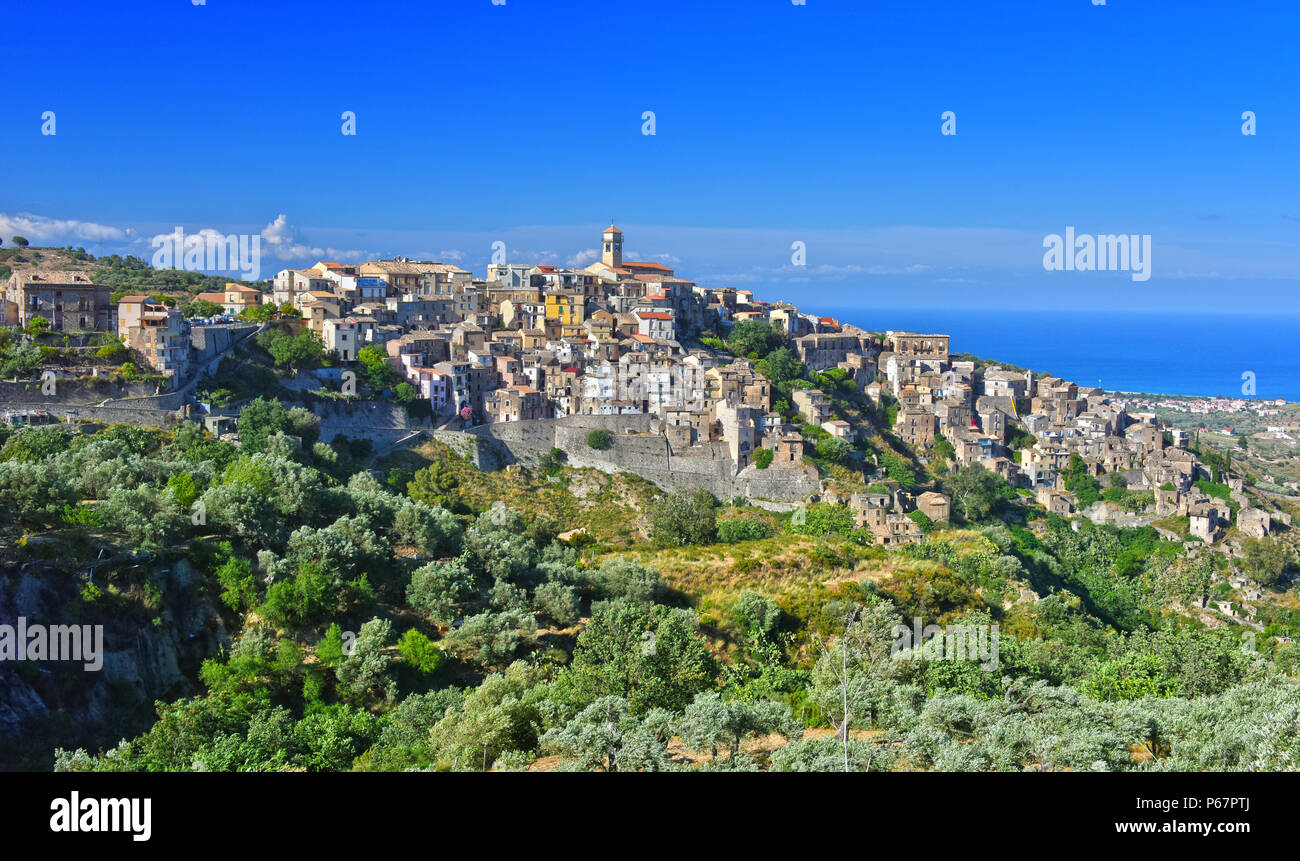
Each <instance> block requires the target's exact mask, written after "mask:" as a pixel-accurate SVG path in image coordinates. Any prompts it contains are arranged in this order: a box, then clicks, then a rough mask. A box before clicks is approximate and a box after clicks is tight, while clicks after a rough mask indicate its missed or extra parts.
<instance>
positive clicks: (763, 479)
mask: <svg viewBox="0 0 1300 861" xmlns="http://www.w3.org/2000/svg"><path fill="white" fill-rule="evenodd" d="M597 429H603V430H608V431H610V432H611V434H613V437H612V440H611V442H610V445H609V447H608V448H605V449H593V448H592V447H591V446H589V445H587V435H588V434H589V433H590V432H591V431H593V430H597ZM431 436H432V437H433V438H434V439H437V440H439V441H441V442H444V443H446V444H447V445H449V446H451V447H452V448H453V449H455V450H457V451H464V452H467V453H468V454H469V455H470V457H471V459H472V460H473V461H474V463H475V464H477V465H478V466H479V468H480V469H484V470H496V469H501V468H503V467H505V466H508V465H510V464H513V463H524V464H528V465H534V464H536V463H537V460H538V459H539V458H540V457H541V456H542V455H544V454H546V453H547V452H549V451H550V450H551V449H552V448H558V449H561V450H563V451H564V452H565V454H566V455H567V456H568V463H569V465H570V466H574V467H580V468H582V467H586V468H592V469H599V470H601V471H602V472H611V473H612V472H631V473H635V474H636V475H639V476H641V477H643V478H645V479H647V480H649V481H652V482H654V483H655V484H656V485H658V486H659V487H662V488H665V489H667V488H674V487H688V488H701V489H704V490H707V491H709V492H710V493H712V494H713V495H714V496H716V497H718V498H719V499H730V498H731V497H733V496H745V497H750V498H754V499H763V500H769V501H772V502H777V503H791V502H797V501H799V500H801V499H805V498H807V497H808V496H810V495H812V494H814V493H817V492H818V491H819V490H820V482H819V481H818V479H817V476H816V471H815V470H811V469H808V470H797V469H784V470H774V469H768V470H758V469H755V468H754V467H749V468H747V469H745V470H744V471H743V472H741V473H740V474H739V475H736V472H735V464H734V463H733V462H732V460H731V458H730V456H729V455H728V454H727V450H726V446H725V445H723V444H722V443H707V444H703V445H698V446H694V447H692V448H691V449H689V450H688V452H686V453H681V454H674V453H673V452H672V449H671V447H670V446H669V444H668V439H667V437H665V436H664V435H663V433H661V432H658V430H657V420H656V419H655V418H654V417H653V416H649V415H624V416H565V417H564V418H559V419H541V420H538V421H524V422H498V423H494V424H489V425H480V426H478V427H475V428H471V429H469V430H467V431H447V430H439V431H435V432H433V433H431Z"/></svg>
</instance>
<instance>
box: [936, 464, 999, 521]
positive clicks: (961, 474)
mask: <svg viewBox="0 0 1300 861" xmlns="http://www.w3.org/2000/svg"><path fill="white" fill-rule="evenodd" d="M1005 487H1006V482H1004V481H1003V480H1002V479H1001V478H999V477H998V475H997V473H994V472H990V471H988V470H987V469H985V468H984V466H983V465H982V464H978V463H972V464H969V465H967V466H962V467H958V468H957V469H954V470H953V471H952V472H951V473H949V474H948V477H947V478H946V479H945V480H944V488H945V489H946V490H947V491H948V492H949V493H951V494H952V500H953V502H954V503H956V505H957V508H958V509H959V510H960V511H961V515H962V517H963V518H965V519H966V520H967V521H969V522H975V521H978V520H982V519H984V518H985V517H988V516H989V515H990V514H992V513H993V511H994V509H995V508H996V507H997V506H998V505H999V504H1000V503H1001V501H1002V500H1003V499H1004V498H1005V494H1004V490H1003V489H1004V488H1005Z"/></svg>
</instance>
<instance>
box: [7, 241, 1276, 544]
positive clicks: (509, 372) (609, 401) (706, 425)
mask: <svg viewBox="0 0 1300 861" xmlns="http://www.w3.org/2000/svg"><path fill="white" fill-rule="evenodd" d="M623 246H624V234H623V232H622V231H621V230H620V229H619V228H618V227H616V226H614V225H612V224H611V225H610V226H609V227H608V228H606V229H605V230H604V231H603V233H602V235H601V249H602V254H601V259H600V260H599V261H596V262H593V263H592V264H590V265H588V266H586V267H584V268H580V269H577V268H561V267H557V266H550V265H536V266H534V265H528V264H509V263H494V264H491V265H489V267H488V271H487V277H486V279H484V280H480V279H476V278H475V277H474V276H473V274H472V273H470V272H468V271H466V270H464V269H461V268H460V267H458V266H455V265H452V264H448V263H436V262H422V261H414V260H410V259H407V258H395V259H391V260H371V261H367V262H362V263H339V262H335V261H321V262H318V263H316V264H315V265H314V266H312V267H309V268H306V269H284V270H282V271H280V272H278V273H277V274H276V275H275V277H274V280H273V281H272V282H270V284H269V285H268V284H265V283H263V284H262V286H261V288H259V286H250V285H247V284H240V283H228V284H226V286H225V289H224V290H221V291H219V292H218V291H201V292H198V293H197V294H195V295H193V296H192V298H191V299H190V301H188V302H181V301H174V302H170V303H169V302H168V301H167V300H166V299H165V298H162V297H157V296H154V297H151V296H148V295H136V294H128V295H120V294H119V295H116V296H112V299H113V300H114V301H110V296H111V291H110V288H109V287H107V286H105V285H102V284H97V283H94V279H93V273H92V272H89V271H57V270H56V271H47V270H33V271H30V272H18V273H15V274H13V275H11V276H10V278H9V280H8V284H7V287H6V293H5V304H4V312H5V322H6V323H7V324H9V325H12V326H20V327H24V328H26V329H28V330H31V328H32V327H33V325H34V324H35V325H36V327H37V328H38V329H40V330H41V331H44V330H45V329H47V328H48V330H50V331H51V332H65V333H87V332H92V333H93V332H97V331H98V332H105V331H106V332H115V333H116V334H117V336H118V338H119V340H120V341H121V343H122V344H123V345H124V346H125V348H126V349H127V350H128V351H129V354H130V356H131V358H133V359H135V360H136V361H137V362H138V365H139V366H141V367H142V368H147V369H148V370H147V371H145V372H146V373H147V372H149V371H151V372H152V373H153V374H154V375H155V376H156V379H157V381H158V384H159V385H158V390H157V391H158V392H159V393H162V392H166V391H173V392H174V391H177V390H182V391H188V390H197V387H196V386H194V385H193V384H194V383H197V382H199V380H197V379H196V378H197V377H200V376H202V370H203V369H206V370H207V371H208V372H214V371H215V370H216V369H217V368H218V367H219V366H218V363H217V361H215V360H219V359H220V358H221V356H222V355H223V352H224V351H226V350H228V349H230V348H231V347H233V346H234V344H235V343H236V342H237V341H238V340H239V339H240V338H241V337H243V336H246V335H248V334H250V332H251V331H252V324H253V323H257V325H258V327H259V329H258V331H261V329H265V328H266V327H267V326H270V325H275V326H279V327H284V328H287V329H288V331H290V332H294V331H298V330H299V327H300V328H301V330H305V332H308V333H310V336H309V337H312V336H314V337H315V338H316V339H318V340H319V344H320V352H321V354H322V355H323V360H322V364H328V365H330V366H331V367H327V368H318V369H315V370H314V371H312V372H311V375H310V381H309V382H308V384H307V388H309V389H310V388H312V387H315V388H317V389H318V390H320V391H332V390H339V391H341V392H343V393H345V394H353V395H355V393H356V388H355V382H352V384H351V386H350V387H349V386H348V385H347V384H346V383H347V381H349V380H352V381H355V379H356V374H355V370H356V369H361V370H363V371H364V370H366V368H367V367H372V368H373V367H375V366H381V370H383V371H384V374H386V376H381V377H380V378H379V379H380V382H379V383H378V386H383V387H384V388H383V395H386V396H388V397H389V398H391V397H392V396H393V392H394V390H395V389H396V390H397V391H399V392H400V397H399V399H400V400H401V401H403V402H404V403H405V404H407V405H408V407H409V406H410V405H412V404H415V405H418V406H419V407H421V408H422V410H417V411H412V410H409V409H408V412H411V413H413V414H416V415H426V416H427V418H426V419H425V420H424V421H423V422H416V423H406V424H403V425H402V426H400V427H399V430H416V431H418V430H419V429H421V428H426V427H427V428H428V429H429V431H430V432H431V434H432V435H438V434H441V435H443V436H442V438H444V439H451V438H453V436H452V435H454V434H456V433H462V434H466V435H469V436H470V438H471V440H472V448H473V451H474V457H475V460H476V462H478V463H480V464H481V465H483V464H492V465H496V466H501V465H507V464H509V463H514V462H533V463H535V462H537V461H538V460H539V459H540V458H542V457H545V456H547V455H548V454H549V453H550V452H551V451H552V450H553V449H558V450H559V451H561V452H563V456H564V457H566V459H569V460H571V461H572V462H575V463H579V464H589V465H593V466H596V467H598V468H601V469H606V470H615V469H623V470H627V471H631V472H638V473H640V474H643V475H645V476H646V477H647V478H650V479H652V480H653V481H655V482H656V483H659V484H660V485H661V486H672V485H686V486H695V487H700V488H703V489H706V490H709V491H710V492H713V493H715V495H717V496H719V497H721V498H728V497H731V496H737V495H739V496H743V497H745V498H746V499H748V500H749V501H751V502H753V503H756V504H760V505H766V506H768V507H772V508H774V509H778V510H782V509H784V510H789V508H791V507H793V506H796V505H800V506H802V505H805V504H807V503H809V502H826V501H830V502H842V503H845V504H847V505H848V506H849V508H850V509H851V510H852V512H853V515H854V517H855V520H856V522H857V525H858V526H859V527H865V528H868V529H870V530H871V531H872V532H873V533H874V534H875V535H876V536H877V539H878V541H879V542H880V543H882V544H898V543H912V542H921V541H923V540H924V530H923V528H922V525H923V524H925V523H928V522H938V523H943V522H947V521H948V520H949V517H950V509H951V505H952V494H951V493H950V492H949V493H943V492H939V490H940V488H939V486H938V485H939V484H941V483H936V487H935V488H934V489H926V488H925V487H924V486H923V485H924V484H925V482H924V480H922V481H921V482H919V483H918V482H917V481H915V480H913V477H912V476H911V475H910V473H911V471H912V470H911V467H912V466H913V465H914V466H916V467H917V471H918V472H926V471H928V472H930V473H933V474H935V475H940V476H941V475H943V474H945V473H947V472H948V471H949V470H960V469H963V468H967V467H972V466H977V467H979V468H982V469H983V470H986V471H988V472H989V473H991V474H993V475H995V476H997V477H998V478H999V479H1001V480H1002V481H1005V482H1006V484H1007V485H1008V486H1009V487H1011V488H1014V489H1015V490H1016V491H1017V492H1018V493H1019V494H1020V495H1021V496H1022V497H1024V498H1026V501H1029V500H1032V502H1034V503H1036V504H1037V505H1038V506H1041V508H1042V509H1043V510H1044V511H1045V512H1046V513H1049V514H1054V515H1059V516H1063V517H1069V516H1071V515H1074V514H1086V515H1087V516H1088V517H1090V518H1091V519H1093V520H1096V521H1098V522H1107V521H1109V522H1116V523H1124V524H1127V525H1147V524H1156V525H1157V526H1158V528H1162V529H1164V531H1165V532H1166V534H1167V535H1169V537H1181V538H1188V539H1192V540H1196V541H1202V542H1206V543H1213V542H1215V541H1216V540H1218V539H1219V538H1221V537H1223V536H1224V535H1225V534H1226V533H1228V532H1229V531H1233V534H1234V535H1237V534H1239V535H1241V536H1249V537H1256V538H1258V537H1263V536H1264V535H1267V534H1268V533H1269V532H1270V531H1271V530H1272V529H1273V527H1274V524H1275V523H1279V524H1286V525H1289V522H1290V515H1289V514H1288V513H1287V512H1286V511H1284V510H1283V509H1282V508H1281V507H1279V506H1277V505H1273V504H1270V503H1269V502H1268V501H1267V500H1266V499H1265V498H1263V497H1260V496H1257V495H1255V494H1253V493H1252V494H1249V495H1248V493H1247V486H1246V482H1245V479H1244V477H1242V476H1240V475H1232V474H1230V473H1229V471H1228V470H1225V469H1224V468H1223V467H1224V466H1225V464H1224V463H1223V459H1222V458H1221V457H1220V456H1218V455H1217V454H1215V453H1213V452H1211V460H1212V461H1213V462H1211V463H1206V462H1205V460H1204V459H1203V458H1202V457H1198V455H1197V454H1196V453H1195V452H1194V451H1191V450H1189V443H1190V441H1191V439H1192V436H1191V434H1190V433H1189V432H1188V431H1186V430H1183V429H1179V428H1176V427H1174V426H1172V424H1167V423H1164V422H1162V421H1160V420H1158V419H1157V416H1156V413H1155V410H1154V407H1155V406H1164V407H1169V406H1171V405H1172V406H1173V407H1174V408H1175V409H1178V408H1189V407H1186V406H1184V405H1183V404H1182V402H1177V403H1172V404H1171V403H1170V402H1165V401H1136V402H1135V403H1136V405H1138V406H1139V407H1147V406H1150V407H1153V409H1151V410H1150V411H1146V412H1130V400H1131V399H1126V398H1125V397H1117V396H1115V395H1113V394H1108V393H1106V392H1104V391H1102V390H1101V389H1099V388H1091V387H1086V386H1079V385H1076V384H1075V383H1073V382H1070V381H1068V380H1062V379H1058V378H1055V377H1051V376H1036V375H1035V374H1034V373H1033V372H1032V371H1020V370H1010V369H1007V368H1003V367H999V366H997V365H990V364H987V363H985V362H983V361H979V362H977V361H972V360H964V361H963V360H957V359H954V358H953V357H952V356H951V355H950V352H949V338H948V336H947V335H943V334H934V333H928V334H926V333H915V332H902V331H884V332H868V331H865V330H863V329H860V328H857V327H855V326H853V325H849V324H842V323H841V322H839V321H837V320H834V319H831V318H829V317H824V316H819V315H817V314H816V313H810V312H808V311H801V310H800V309H799V308H798V307H797V306H795V305H794V304H792V303H790V302H785V301H764V300H760V299H757V298H755V296H754V295H753V294H752V292H751V291H748V290H738V289H733V288H729V287H707V286H701V285H699V284H696V283H694V282H692V281H689V280H686V279H684V278H680V277H678V276H677V275H676V273H675V272H674V271H673V270H672V269H671V268H669V267H667V266H665V265H663V264H660V263H653V262H646V261H635V260H629V259H626V258H625V257H624V254H623ZM183 308H184V309H185V310H182V309H183ZM186 311H188V317H187V314H186ZM204 314H206V316H203V315H204ZM41 320H44V321H45V322H44V323H41V322H40V321H41ZM241 323H243V324H244V325H243V326H241V325H240V324H241ZM777 345H779V346H777ZM101 352H102V350H101ZM350 369H351V370H352V371H353V373H351V374H348V373H347V372H348V371H349V370H350ZM91 370H92V373H93V374H96V375H97V374H99V373H100V371H101V369H99V368H92V369H91ZM63 373H65V374H66V373H67V371H63ZM137 373H139V371H137ZM56 376H57V375H56ZM372 379H374V378H373V377H372ZM384 380H386V382H384ZM390 384H391V385H390ZM208 388H209V390H211V388H212V387H211V386H209V387H208ZM198 391H199V396H195V395H194V394H189V395H188V397H187V398H186V401H187V402H186V403H180V402H178V401H176V400H175V399H172V400H171V401H168V402H167V404H170V405H173V406H174V408H175V414H174V415H172V414H171V413H168V412H160V413H159V414H158V418H156V419H149V418H145V419H142V421H144V422H145V423H155V424H170V423H173V422H175V421H182V420H185V419H186V418H191V419H196V420H200V421H202V422H203V423H204V424H205V426H206V427H207V428H208V429H209V430H211V431H213V432H215V433H217V434H218V435H222V434H224V435H225V437H226V438H228V439H231V440H237V439H238V435H237V433H235V432H234V431H235V428H236V426H237V421H238V409H237V407H238V404H235V405H234V407H235V408H233V409H223V408H221V407H220V406H217V405H214V404H212V403H210V402H208V401H205V400H204V399H203V397H202V391H201V390H198ZM381 397H382V396H381ZM9 400H11V401H22V402H21V403H11V404H10V405H9V410H8V412H7V414H6V419H7V421H8V422H9V423H10V424H20V423H24V422H41V421H51V420H53V419H54V418H55V417H57V415H58V413H59V409H58V407H57V406H54V405H52V404H51V405H50V406H51V407H52V408H50V409H46V408H44V407H43V406H40V405H39V402H40V401H41V400H42V398H39V397H37V398H32V397H28V398H12V397H11V398H10V399H9ZM44 400H46V401H48V400H49V398H48V397H46V398H44ZM134 400H135V399H133V398H131V397H129V396H128V397H126V398H123V399H120V400H111V401H110V400H105V401H103V402H102V403H101V404H100V408H101V409H104V410H111V409H112V408H113V407H115V406H116V407H124V406H129V405H130V404H131V403H132V402H133V401H134ZM1229 406H1233V407H1234V408H1244V406H1242V405H1241V404H1238V403H1237V402H1235V401H1234V402H1233V403H1232V404H1229ZM1265 406H1266V407H1272V409H1268V410H1266V411H1267V412H1270V413H1272V411H1273V410H1274V409H1277V406H1275V405H1273V404H1272V403H1271V402H1270V403H1269V404H1267V405H1265ZM1198 408H1201V409H1202V410H1203V409H1204V408H1203V407H1201V406H1200V404H1198V403H1193V404H1192V405H1191V407H1190V409H1193V410H1196V409H1198ZM74 412H76V414H77V415H80V416H82V417H87V416H89V417H93V416H94V410H93V409H89V410H87V409H85V408H83V409H81V410H80V411H74ZM69 415H71V413H69ZM512 425H513V427H512ZM1270 430H1274V429H1273V428H1270ZM592 433H595V434H596V436H592ZM400 436H402V437H403V438H404V439H406V440H409V439H411V438H416V437H418V438H425V436H427V435H426V434H420V433H404V434H400ZM588 438H591V439H600V440H602V442H601V444H600V445H594V444H587V443H588ZM900 457H901V458H907V459H909V460H910V459H912V458H915V460H914V461H913V462H912V463H910V464H907V465H905V466H904V467H902V468H901V469H900V468H899V462H900ZM833 464H843V465H845V466H848V467H856V468H857V470H858V473H857V476H858V477H859V480H856V481H855V480H852V479H850V480H844V478H845V477H844V476H843V475H839V476H836V475H833V474H832V475H828V469H827V467H828V466H830V465H833ZM891 466H892V467H893V468H892V469H891V468H890V467H891ZM837 478H838V479H840V480H837ZM900 478H902V480H901V481H900ZM1103 494H1104V497H1105V498H1104V499H1103ZM913 512H920V515H922V516H908V515H910V514H912V513H913Z"/></svg>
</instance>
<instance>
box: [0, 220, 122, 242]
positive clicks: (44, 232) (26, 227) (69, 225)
mask: <svg viewBox="0 0 1300 861" xmlns="http://www.w3.org/2000/svg"><path fill="white" fill-rule="evenodd" d="M132 233H133V231H131V230H130V229H129V228H128V229H125V230H124V229H122V228H120V227H113V226H112V225H108V224H96V223H94V222H93V221H77V220H75V219H61V218H46V217H45V216H43V215H33V214H31V213H30V212H20V213H18V214H16V215H9V214H7V213H0V235H3V236H4V237H6V238H7V237H10V236H22V237H25V238H26V239H28V240H31V241H33V242H36V243H43V242H44V243H52V244H57V243H60V242H62V243H65V244H66V243H67V241H68V240H70V239H81V240H87V241H90V242H105V241H109V240H114V239H119V240H120V239H127V238H129V237H130V236H131V234H132Z"/></svg>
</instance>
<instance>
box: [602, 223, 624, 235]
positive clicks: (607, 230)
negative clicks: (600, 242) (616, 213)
mask: <svg viewBox="0 0 1300 861" xmlns="http://www.w3.org/2000/svg"><path fill="white" fill-rule="evenodd" d="M603 232H604V233H622V232H623V231H621V230H619V229H618V228H617V227H615V226H614V225H612V224H611V225H610V226H609V227H606V228H605V230H604V231H603Z"/></svg>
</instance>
